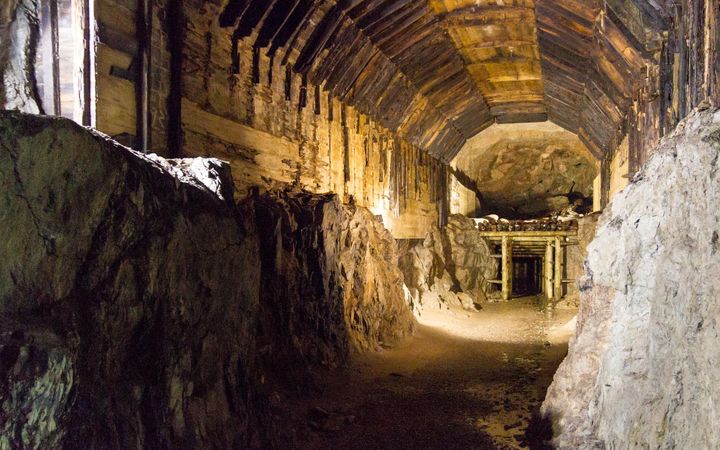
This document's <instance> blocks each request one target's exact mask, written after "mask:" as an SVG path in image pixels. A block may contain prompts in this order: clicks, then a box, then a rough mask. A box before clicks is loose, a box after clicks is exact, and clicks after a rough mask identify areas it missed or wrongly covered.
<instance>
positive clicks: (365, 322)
mask: <svg viewBox="0 0 720 450" xmlns="http://www.w3.org/2000/svg"><path fill="white" fill-rule="evenodd" d="M256 209H257V223H258V232H259V235H260V242H261V254H262V267H263V270H262V287H261V302H262V304H263V314H265V316H264V320H262V325H261V333H260V336H261V339H263V338H264V339H265V340H266V341H267V342H268V343H272V344H271V345H275V346H277V347H279V348H278V349H276V350H271V352H270V353H271V354H272V361H268V362H269V363H271V364H273V365H279V364H286V363H287V362H288V361H290V362H294V363H300V362H302V363H322V364H325V365H331V366H334V365H338V364H342V363H343V362H344V361H345V360H346V358H347V357H348V355H349V353H350V352H351V351H352V350H356V351H358V350H359V351H364V350H375V349H377V348H378V347H379V346H381V345H389V344H391V343H393V342H395V341H396V340H397V339H399V338H400V337H403V336H405V335H408V334H410V333H411V332H412V330H413V327H414V319H413V316H412V313H411V312H410V309H409V308H408V304H407V302H406V300H405V297H404V293H403V289H402V274H401V273H400V270H399V269H398V267H397V256H396V245H395V240H394V239H393V238H392V236H391V235H390V233H389V232H388V231H387V230H386V229H385V228H383V226H382V224H381V223H380V222H379V221H377V220H376V219H375V218H374V217H373V216H372V214H371V213H370V211H368V210H367V209H365V208H361V207H354V206H352V205H343V204H342V203H341V202H340V201H339V199H338V197H337V196H336V195H332V194H328V195H315V194H310V193H307V192H295V193H292V192H273V193H268V194H265V195H262V196H261V197H260V198H259V199H258V200H257V208H256Z"/></svg>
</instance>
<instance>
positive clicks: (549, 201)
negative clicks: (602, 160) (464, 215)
mask: <svg viewBox="0 0 720 450" xmlns="http://www.w3.org/2000/svg"><path fill="white" fill-rule="evenodd" d="M452 165H453V167H454V168H455V169H457V170H458V171H459V172H461V173H462V174H463V175H464V176H465V177H467V179H468V180H467V181H469V183H471V184H474V188H475V189H476V191H477V192H478V193H479V195H480V197H481V202H480V203H481V207H482V211H483V213H484V214H490V213H495V214H499V215H501V216H502V217H507V218H528V217H540V216H544V215H547V214H550V213H552V212H555V211H559V210H561V209H563V208H565V207H566V206H568V205H569V204H570V203H571V202H573V201H574V200H576V199H581V200H582V199H591V198H592V189H593V180H594V179H595V177H596V175H597V173H598V169H599V167H598V163H597V161H596V160H595V158H594V157H593V155H592V154H590V153H589V151H588V150H587V147H586V146H585V145H584V144H583V143H582V142H581V141H580V139H579V138H578V136H577V135H575V134H574V133H571V132H569V131H567V130H565V129H563V128H561V127H559V126H558V125H555V124H553V123H551V122H542V123H531V124H496V125H492V126H491V127H489V128H488V129H487V130H485V131H483V132H482V133H481V134H479V135H477V136H475V137H474V138H472V139H470V140H469V141H468V142H467V144H466V145H465V146H464V147H463V148H462V150H461V151H460V152H459V153H458V155H457V156H456V157H455V160H454V161H453V163H452Z"/></svg>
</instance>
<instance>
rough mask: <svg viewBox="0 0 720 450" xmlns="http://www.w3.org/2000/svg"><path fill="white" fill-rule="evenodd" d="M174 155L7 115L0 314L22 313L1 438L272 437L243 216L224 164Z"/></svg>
mask: <svg viewBox="0 0 720 450" xmlns="http://www.w3.org/2000/svg"><path fill="white" fill-rule="evenodd" d="M173 164H174V165H170V163H165V162H164V161H163V160H160V159H154V160H153V159H150V158H147V157H144V156H142V155H140V154H138V153H135V152H132V151H130V150H128V149H126V148H123V147H120V146H118V145H117V144H114V143H112V142H110V141H107V140H105V139H104V138H103V137H101V136H98V135H94V134H92V133H90V132H87V131H84V130H82V129H81V128H80V127H78V126H77V125H75V124H73V123H71V122H69V121H67V120H64V119H51V118H41V117H33V116H21V115H18V114H13V113H2V114H0V174H1V175H2V176H0V186H1V187H0V204H1V205H2V208H0V230H2V233H3V235H4V236H5V238H4V239H3V240H2V242H1V243H0V253H1V254H2V255H3V258H2V261H0V315H2V317H4V318H8V317H12V318H15V321H16V324H15V325H12V326H10V327H9V328H4V330H3V331H4V333H3V342H2V344H3V348H2V353H3V362H2V366H3V369H4V370H3V375H5V376H4V377H3V390H2V392H0V408H2V410H3V411H5V412H7V413H8V414H9V415H7V416H5V417H6V418H7V419H8V420H6V421H3V422H4V424H3V428H2V435H0V442H5V443H6V444H8V443H12V445H13V446H16V445H20V446H23V447H25V448H60V447H63V446H70V447H72V448H80V447H83V448H180V447H186V446H190V447H198V448H205V447H212V446H215V447H225V448H228V447H238V446H239V447H243V446H259V445H261V444H263V443H268V442H269V441H270V438H269V435H264V434H263V433H267V431H268V430H269V425H268V424H264V423H263V419H266V418H267V413H266V412H265V411H264V406H263V405H264V402H263V399H262V398H260V397H259V396H258V395H257V393H256V384H257V383H256V378H257V377H256V375H255V370H254V362H253V358H254V356H255V355H254V351H255V350H254V349H255V345H254V328H255V321H256V320H255V318H256V315H257V310H258V306H259V302H258V290H259V278H260V274H259V270H260V261H259V258H258V240H257V238H256V236H255V235H254V226H253V223H252V214H251V212H252V211H249V213H248V214H243V212H242V210H241V209H238V208H236V207H235V205H234V204H233V203H232V197H231V196H226V197H224V198H222V197H220V196H218V195H217V194H216V192H217V191H225V192H226V193H228V192H229V193H231V192H232V185H228V184H226V183H227V181H228V180H229V179H230V178H229V173H228V172H227V167H226V166H224V165H222V164H221V163H220V162H219V161H217V160H205V161H202V162H201V163H200V164H197V163H193V162H190V161H186V162H183V161H176V162H174V163H173ZM178 171H180V172H182V174H183V176H182V177H176V176H173V173H178ZM220 179H222V181H219V180H220ZM212 180H216V181H218V182H217V183H214V182H212ZM207 184H210V185H211V186H215V187H214V188H208V187H206V185H207ZM218 186H225V187H224V189H220V188H219V187H218ZM248 219H250V220H248ZM3 323H8V322H5V321H4V322H3ZM35 335H39V336H42V338H41V339H35V338H32V336H35ZM8 336H9V337H8ZM27 355H31V357H28V356H27ZM68 389H71V390H72V395H69V394H68V392H67V391H68ZM207 411H213V413H212V414H208V413H207ZM18 440H19V441H20V442H18ZM8 445H9V444H8Z"/></svg>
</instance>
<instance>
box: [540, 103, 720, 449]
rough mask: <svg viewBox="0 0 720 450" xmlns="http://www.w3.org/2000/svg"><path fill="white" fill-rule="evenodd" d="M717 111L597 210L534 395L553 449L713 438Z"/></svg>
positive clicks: (683, 132)
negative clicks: (546, 382) (552, 366)
mask: <svg viewBox="0 0 720 450" xmlns="http://www.w3.org/2000/svg"><path fill="white" fill-rule="evenodd" d="M719 160H720V113H719V112H713V111H705V112H694V113H692V114H691V115H690V116H689V117H688V118H687V119H686V120H685V121H684V122H682V123H681V124H680V125H679V126H678V128H677V129H676V131H674V132H673V134H672V135H670V136H668V137H667V138H666V139H664V140H663V142H662V143H661V144H660V146H659V147H658V148H657V150H656V151H655V153H654V154H653V155H652V156H651V158H650V159H649V160H648V162H647V163H646V165H645V166H644V167H643V169H642V170H641V171H640V172H639V173H638V174H637V175H636V176H635V177H634V179H633V182H632V183H631V184H630V185H629V186H628V187H626V188H625V189H624V190H623V191H622V192H620V193H618V194H617V195H616V196H615V197H614V199H613V201H612V203H611V204H610V205H609V206H608V207H607V208H606V209H605V212H604V213H603V214H602V217H601V218H600V220H599V224H598V230H597V233H596V235H595V239H594V240H593V242H592V243H591V244H590V246H589V247H588V253H589V256H588V260H587V270H586V278H585V280H584V282H583V283H582V284H581V296H582V299H581V303H580V311H579V316H578V320H577V331H576V335H575V336H574V338H573V339H572V340H571V342H570V349H569V352H568V356H567V358H566V359H565V360H564V361H563V363H562V364H561V366H560V368H559V369H558V372H557V374H556V375H555V379H554V381H553V383H552V385H551V386H550V388H549V390H548V393H547V397H546V399H545V402H544V404H543V412H544V414H545V415H546V416H547V417H549V418H550V419H551V420H552V422H553V424H554V430H555V434H556V437H555V443H556V445H557V446H558V448H561V449H570V448H617V449H625V448H688V449H689V448H692V449H705V448H715V447H716V446H717V443H718V442H720V428H718V426H717V424H718V416H717V405H718V404H720V391H719V390H718V388H717V387H718V386H719V385H720V366H718V364H717V361H720V344H719V341H718V336H720V324H719V323H718V317H720V279H718V277H717V274H718V273H720V252H719V251H718V249H719V248H720V245H719V244H718V242H719V241H720V240H719V239H718V233H719V231H718V229H719V228H718V227H719V224H720V209H718V207H717V205H718V204H720V184H719V182H718V170H719V169H720V163H719V162H718V161H719Z"/></svg>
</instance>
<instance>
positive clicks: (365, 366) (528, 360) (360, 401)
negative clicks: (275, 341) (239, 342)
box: [294, 297, 574, 450]
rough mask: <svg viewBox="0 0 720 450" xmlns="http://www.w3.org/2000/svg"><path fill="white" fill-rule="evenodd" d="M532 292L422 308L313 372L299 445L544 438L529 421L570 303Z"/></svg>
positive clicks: (473, 443) (556, 360)
mask: <svg viewBox="0 0 720 450" xmlns="http://www.w3.org/2000/svg"><path fill="white" fill-rule="evenodd" d="M538 303H539V302H537V300H536V299H535V298H532V297H527V298H521V299H514V300H512V301H510V302H508V303H497V304H490V305H487V306H485V307H484V308H483V310H482V311H479V312H466V311H462V310H459V311H442V312H437V311H434V312H425V313H424V314H423V315H422V317H421V318H420V323H421V325H420V327H419V329H418V330H417V333H416V334H415V336H414V337H412V338H409V339H407V340H405V341H404V342H402V343H401V344H400V345H398V346H396V347H395V348H392V349H389V350H384V351H382V352H379V353H376V354H369V355H363V356H361V357H359V358H356V360H355V362H354V364H353V365H352V366H351V367H350V368H348V369H346V370H344V371H340V372H338V371H334V372H328V373H325V374H319V375H318V379H317V386H322V387H321V388H320V389H317V390H315V389H313V390H312V391H309V392H307V394H306V395H304V396H301V397H302V398H301V399H299V400H298V403H297V404H295V405H294V409H295V410H296V411H298V412H301V414H305V417H302V418H301V420H303V421H305V424H304V425H303V426H299V427H297V428H296V430H297V431H296V439H297V441H298V447H299V448H303V449H344V450H347V449H518V448H544V446H543V442H542V441H543V439H544V438H547V435H545V436H543V433H542V429H541V428H542V426H540V425H539V423H538V422H537V421H533V424H532V426H531V432H530V433H527V432H526V431H527V429H528V426H529V424H530V423H531V419H532V418H533V415H534V414H536V413H537V411H538V409H539V407H540V404H541V403H542V399H543V398H544V396H545V391H546V389H547V387H548V386H549V384H550V382H551V381H552V377H553V374H554V372H555V370H556V369H557V366H558V365H559V364H560V362H561V361H562V359H563V358H564V356H565V354H566V352H567V340H568V338H569V335H570V333H571V332H572V329H573V323H572V322H571V319H572V317H573V315H574V311H571V310H557V311H554V312H553V313H552V314H550V313H546V312H544V311H543V310H542V308H541V307H540V306H539V304H538Z"/></svg>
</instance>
